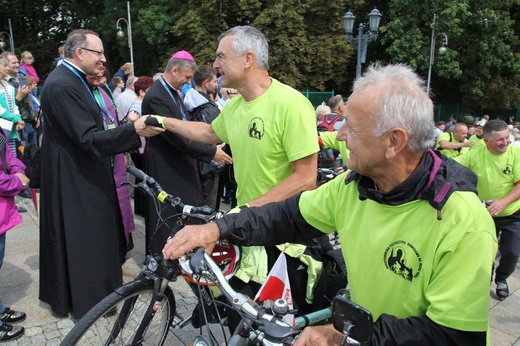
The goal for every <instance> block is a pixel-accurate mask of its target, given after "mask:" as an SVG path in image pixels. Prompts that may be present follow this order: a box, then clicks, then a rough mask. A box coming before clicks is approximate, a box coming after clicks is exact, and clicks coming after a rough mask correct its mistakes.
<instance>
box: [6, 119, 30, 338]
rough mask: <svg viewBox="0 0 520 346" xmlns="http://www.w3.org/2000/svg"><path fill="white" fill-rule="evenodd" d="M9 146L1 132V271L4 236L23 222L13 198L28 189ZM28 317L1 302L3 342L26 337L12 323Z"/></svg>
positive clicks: (20, 328) (23, 169) (23, 174)
mask: <svg viewBox="0 0 520 346" xmlns="http://www.w3.org/2000/svg"><path fill="white" fill-rule="evenodd" d="M6 143H7V140H6V138H5V134H4V132H3V131H2V129H0V268H1V267H2V264H3V262H4V254H5V233H6V232H7V231H8V230H10V229H11V228H13V227H14V226H16V225H17V224H19V223H20V222H22V217H21V216H20V214H19V213H18V208H17V207H16V204H15V202H14V196H16V195H18V194H19V193H20V191H22V189H24V188H26V187H27V186H28V185H29V179H28V178H27V177H26V176H25V165H24V164H23V163H22V162H21V161H20V160H18V159H17V158H16V157H14V156H13V154H12V152H11V150H10V149H9V147H8V146H7V144H6ZM25 317H26V315H25V313H24V312H21V311H14V310H11V309H10V308H9V307H6V306H5V305H4V304H2V303H1V302H0V342H4V341H9V340H14V339H17V338H19V337H20V336H22V335H23V333H24V328H23V327H20V326H13V325H11V324H10V323H17V322H21V321H23V320H24V319H25Z"/></svg>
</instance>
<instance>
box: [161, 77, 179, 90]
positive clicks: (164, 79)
mask: <svg viewBox="0 0 520 346" xmlns="http://www.w3.org/2000/svg"><path fill="white" fill-rule="evenodd" d="M161 78H162V80H163V81H164V82H165V83H166V84H168V86H169V87H170V88H172V89H173V90H175V91H178V90H177V89H175V87H173V86H172V85H171V84H170V83H168V81H167V80H166V78H164V77H161Z"/></svg>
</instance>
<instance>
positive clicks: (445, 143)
mask: <svg viewBox="0 0 520 346" xmlns="http://www.w3.org/2000/svg"><path fill="white" fill-rule="evenodd" d="M463 146H464V142H460V143H454V142H448V141H440V142H439V147H440V148H441V149H445V150H454V149H459V148H462V147H463Z"/></svg>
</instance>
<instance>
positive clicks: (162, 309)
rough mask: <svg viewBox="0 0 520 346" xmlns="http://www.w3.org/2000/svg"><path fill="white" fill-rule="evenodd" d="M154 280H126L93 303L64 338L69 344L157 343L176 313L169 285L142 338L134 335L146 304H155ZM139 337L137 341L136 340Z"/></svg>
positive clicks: (157, 345)
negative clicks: (128, 281)
mask: <svg viewBox="0 0 520 346" xmlns="http://www.w3.org/2000/svg"><path fill="white" fill-rule="evenodd" d="M152 299H153V282H152V281H151V280H148V279H140V280H137V281H133V282H131V283H128V284H126V285H124V286H122V287H121V288H119V289H117V290H116V292H114V293H112V294H110V295H109V296H107V297H106V298H105V299H103V300H102V301H101V302H99V303H98V304H97V305H96V306H94V307H93V308H92V309H91V310H90V311H89V312H88V313H87V314H86V315H85V316H84V317H83V318H82V319H81V320H80V321H79V322H78V323H77V324H76V325H75V326H74V328H72V330H71V331H70V333H69V334H68V335H67V337H66V338H65V339H64V340H63V342H62V344H61V345H62V346H68V345H98V346H99V345H111V346H112V345H113V346H117V345H121V346H123V345H132V344H135V345H143V346H160V345H162V344H163V342H164V339H165V338H166V334H167V333H168V329H169V327H170V325H171V324H172V322H173V317H174V315H175V297H174V295H173V292H172V290H171V289H170V288H169V287H168V288H167V289H166V291H165V292H164V298H163V299H162V300H161V302H160V304H159V305H158V306H155V307H154V309H155V308H157V310H156V313H155V315H154V316H153V318H152V320H151V321H150V323H149V324H148V326H145V327H146V328H145V330H144V333H143V335H142V337H141V338H136V333H137V331H138V330H139V329H140V328H139V327H140V326H141V324H142V320H143V317H144V316H145V314H146V311H147V310H148V308H149V306H150V305H151V304H155V303H154V302H152ZM137 339H139V340H137Z"/></svg>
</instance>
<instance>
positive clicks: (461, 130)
mask: <svg viewBox="0 0 520 346" xmlns="http://www.w3.org/2000/svg"><path fill="white" fill-rule="evenodd" d="M467 135H468V126H466V124H463V123H456V124H455V125H453V132H445V133H443V134H441V135H439V138H437V149H438V150H439V151H440V152H441V153H443V154H444V155H446V156H447V157H451V158H453V157H457V156H459V155H463V154H465V153H467V152H468V151H469V148H470V147H472V146H473V145H475V142H472V141H469V140H467V139H466V136H467Z"/></svg>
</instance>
